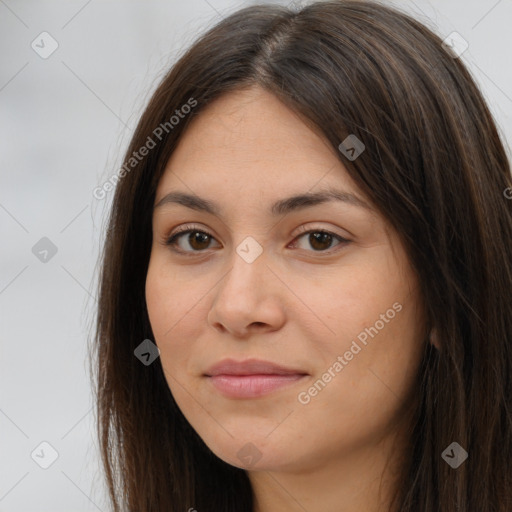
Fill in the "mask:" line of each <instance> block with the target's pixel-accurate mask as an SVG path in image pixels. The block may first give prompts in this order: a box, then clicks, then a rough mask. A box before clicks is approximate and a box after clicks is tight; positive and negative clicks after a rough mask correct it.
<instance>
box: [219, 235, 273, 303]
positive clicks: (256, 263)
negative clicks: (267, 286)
mask: <svg viewBox="0 0 512 512" xmlns="http://www.w3.org/2000/svg"><path fill="white" fill-rule="evenodd" d="M266 256H267V255H266V254H264V250H263V246H262V245H261V244H260V243H259V242H257V241H256V240H255V239H254V238H253V237H251V236H247V237H245V238H244V239H243V240H242V242H240V243H239V244H238V245H237V246H235V248H234V251H233V255H232V258H231V261H230V263H231V270H230V271H229V272H228V273H227V275H226V276H225V278H224V280H223V281H224V283H223V284H222V283H221V288H222V290H223V291H228V292H233V293H235V294H236V293H239V294H240V293H244V294H246V293H247V292H250V293H251V294H252V295H258V293H259V292H261V291H262V289H263V286H264V281H265V278H264V274H265V270H266V260H267V257H266Z"/></svg>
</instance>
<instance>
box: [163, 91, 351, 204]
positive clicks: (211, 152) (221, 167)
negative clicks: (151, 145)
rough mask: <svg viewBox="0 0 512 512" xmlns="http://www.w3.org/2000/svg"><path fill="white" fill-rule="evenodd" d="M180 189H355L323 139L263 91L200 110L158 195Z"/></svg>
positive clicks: (238, 94)
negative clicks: (325, 187)
mask: <svg viewBox="0 0 512 512" xmlns="http://www.w3.org/2000/svg"><path fill="white" fill-rule="evenodd" d="M178 185H180V188H183V186H188V187H190V188H191V189H192V191H194V192H195V191H196V190H195V189H196V188H197V187H201V189H210V190H212V191H215V190H217V187H221V188H222V189H226V188H228V189H229V190H234V189H240V190H241V189H247V188H250V189H251V190H253V191H254V193H259V194H264V195H268V194H269V193H271V192H272V189H275V190H277V189H278V190H287V191H289V192H297V191H298V190H300V191H306V190H310V189H312V188H313V187H315V186H316V185H320V186H337V185H342V186H343V187H344V189H347V190H348V191H351V192H355V191H356V190H357V187H356V186H355V184H354V183H353V181H352V180H351V178H350V177H349V175H348V173H347V171H346V169H345V168H344V166H343V164H342V162H341V160H340V157H339V155H338V154H337V153H336V150H335V149H334V148H332V146H330V145H329V143H328V142H327V141H326V140H325V139H324V138H323V137H322V135H321V134H320V133H318V132H317V131H314V130H313V129H311V128H310V127H308V126H307V125H306V124H305V123H304V121H303V120H302V119H301V118H300V117H299V116H298V115H297V114H296V113H295V112H293V111H292V110H290V109H289V108H288V107H286V106H285V105H284V104H283V103H281V102H280V101H279V100H278V99H277V98H276V97H275V96H273V95H272V94H270V93H268V92H267V91H265V90H263V89H261V88H259V87H251V88H249V89H245V90H241V91H233V92H230V93H227V94H226V95H224V96H222V97H220V98H219V99H216V100H215V101H213V102H212V103H211V104H209V105H208V106H207V107H206V108H205V109H204V110H202V111H200V112H199V115H198V116H197V117H196V118H195V119H194V120H193V121H192V122H191V124H190V125H189V126H188V128H187V130H186V131H185V133H184V134H183V135H182V137H181V139H180V141H179V143H178V145H177V147H176V149H175V151H174V152H173V154H172V156H171V158H170V159H169V161H168V163H167V166H166V171H165V173H164V176H163V177H162V179H161V181H160V184H159V194H158V195H160V196H161V195H162V194H163V193H164V192H165V191H166V190H168V189H171V188H173V187H176V186H178ZM270 187H271V189H269V188H270ZM196 193H197V192H196Z"/></svg>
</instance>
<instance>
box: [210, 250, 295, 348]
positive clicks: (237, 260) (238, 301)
mask: <svg viewBox="0 0 512 512" xmlns="http://www.w3.org/2000/svg"><path fill="white" fill-rule="evenodd" d="M285 290H286V287H285V285H284V284H283V283H282V282H281V280H280V279H278V278H277V277H276V274H275V272H274V271H273V270H272V269H271V268H270V267H269V266H268V265H267V258H266V256H265V252H263V253H262V254H261V255H260V256H259V257H258V258H257V259H256V260H254V261H252V262H251V263H249V262H248V261H246V260H244V259H243V258H242V257H241V256H240V255H239V254H238V253H236V252H234V255H233V259H232V266H231V268H230V269H229V270H228V271H227V273H225V274H224V277H222V278H221V279H220V281H219V283H218V284H217V285H216V286H215V288H214V292H213V293H214V296H213V300H212V305H211V307H210V311H209V312H208V323H209V325H211V326H212V327H214V328H215V329H217V330H219V331H221V332H224V333H226V332H227V333H230V334H231V335H233V336H235V337H239V338H245V337H247V336H250V335H251V334H252V333H263V332H271V331H274V330H278V329H280V328H281V327H282V325H283V324H284V322H285V307H284V295H283V294H284V293H285Z"/></svg>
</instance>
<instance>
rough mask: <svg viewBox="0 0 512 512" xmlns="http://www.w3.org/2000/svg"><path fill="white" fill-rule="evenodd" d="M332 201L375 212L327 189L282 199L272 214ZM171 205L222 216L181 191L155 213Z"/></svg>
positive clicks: (167, 198) (214, 206) (212, 206)
mask: <svg viewBox="0 0 512 512" xmlns="http://www.w3.org/2000/svg"><path fill="white" fill-rule="evenodd" d="M330 201H342V202H344V203H348V204H350V205H353V206H358V207H360V208H366V209H367V210H370V211H373V209H372V208H371V207H370V206H369V205H368V204H367V203H366V202H365V201H363V200H362V199H360V198H359V197H357V196H355V195H354V194H351V193H350V192H345V191H343V190H336V189H333V188H326V189H324V190H321V191H319V192H306V193H304V194H299V195H295V196H290V197H287V198H285V199H280V200H279V201H276V202H275V203H274V204H273V205H272V206H271V208H270V213H271V214H272V215H274V216H278V215H284V214H286V213H289V212H292V211H296V210H301V209H304V208H308V207H311V206H315V205H318V204H322V203H326V202H330ZM170 203H176V204H181V205H183V206H186V207H187V208H191V209H192V210H197V211H201V212H206V213H210V214H212V215H216V216H220V215H221V208H220V207H219V205H218V204H216V203H214V202H213V201H209V200H207V199H204V198H202V197H199V196H197V195H195V194H188V193H185V192H179V191H173V192H169V193H168V194H167V195H165V196H164V197H162V199H160V201H158V203H157V204H156V205H155V206H154V208H153V211H154V210H156V209H157V208H159V207H161V206H163V205H165V204H170Z"/></svg>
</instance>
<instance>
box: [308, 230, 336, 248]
mask: <svg viewBox="0 0 512 512" xmlns="http://www.w3.org/2000/svg"><path fill="white" fill-rule="evenodd" d="M309 238H310V243H311V247H313V248H314V249H317V250H322V249H326V248H328V247H329V246H330V245H331V242H332V235H330V234H329V233H322V232H315V233H310V234H309ZM326 241H327V242H328V243H327V247H325V242H326ZM318 243H320V246H318V245H317V244H318ZM322 244H324V245H322Z"/></svg>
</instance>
